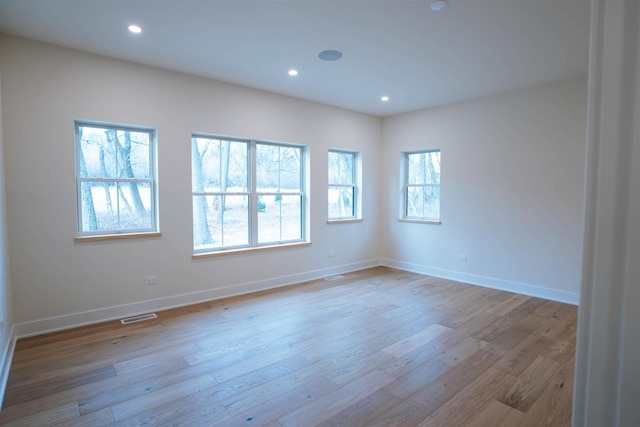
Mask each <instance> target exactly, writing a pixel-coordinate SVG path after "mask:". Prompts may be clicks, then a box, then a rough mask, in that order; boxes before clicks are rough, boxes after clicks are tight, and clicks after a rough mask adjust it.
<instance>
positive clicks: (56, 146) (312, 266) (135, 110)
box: [0, 36, 381, 334]
mask: <svg viewBox="0 0 640 427" xmlns="http://www.w3.org/2000/svg"><path fill="white" fill-rule="evenodd" d="M0 55H1V57H2V102H3V105H4V107H5V115H4V143H5V150H6V158H7V159H8V161H7V164H6V174H7V205H8V222H9V224H10V225H11V227H10V229H9V252H10V253H11V265H10V267H11V279H12V284H13V290H14V294H13V297H14V310H15V321H16V323H18V324H20V326H21V328H20V330H19V333H20V334H29V333H35V332H41V331H43V330H46V329H55V328H62V327H66V326H69V325H72V324H76V323H82V322H89V321H95V320H99V319H101V318H105V317H108V316H118V315H120V314H124V315H127V314H132V313H131V312H132V311H144V310H146V309H149V308H150V309H154V308H155V307H162V306H167V305H173V304H186V303H189V302H192V301H194V300H197V299H210V298H213V297H217V296H224V295H230V294H233V293H236V292H244V291H249V290H252V289H257V288H263V287H268V286H276V285H280V284H284V283H291V282H297V281H300V280H304V279H307V278H310V277H319V276H323V275H327V274H334V273H335V272H339V271H346V270H349V269H351V270H353V269H358V268H363V267H366V266H368V265H375V264H377V262H378V255H379V251H378V247H379V241H380V240H379V237H378V233H377V229H378V228H379V218H378V217H379V215H378V209H377V207H378V206H379V204H380V203H381V199H380V198H379V191H378V185H379V181H378V179H379V178H378V175H377V174H376V173H375V172H373V171H376V170H379V168H380V163H379V162H380V160H379V158H380V157H379V156H380V146H381V120H380V119H379V118H376V117H372V116H367V115H363V114H358V113H353V112H349V111H345V110H341V109H337V108H333V107H328V106H323V105H320V104H316V103H311V102H306V101H301V100H296V99H293V98H289V97H285V96H279V95H274V94H270V93H267V92H262V91H258V90H253V89H248V88H243V87H239V86H234V85H231V84H226V83H222V82H218V81H213V80H209V79H204V78H199V77H194V76H190V75H185V74H180V73H175V72H170V71H166V70H161V69H157V68H152V67H147V66H142V65H137V64H132V63H128V62H123V61H118V60H113V59H108V58H105V57H100V56H95V55H91V54H87V53H81V52H78V51H73V50H69V49H64V48H59V47H54V46H51V45H47V44H42V43H37V42H32V41H27V40H24V39H19V38H13V37H9V36H1V38H0ZM283 78H286V76H283ZM292 84H294V83H292ZM74 119H87V120H99V121H108V122H115V123H127V124H135V125H144V126H153V127H156V128H157V129H158V140H159V141H158V170H159V188H160V190H159V201H160V211H159V213H160V224H161V232H162V233H163V235H162V237H160V238H152V239H140V240H128V241H109V242H97V243H74V241H73V239H74V237H75V231H76V207H75V206H76V201H75V194H76V193H75V178H74ZM192 132H207V133H216V134H222V135H231V136H241V137H249V138H257V139H265V140H275V141H283V142H295V143H302V144H308V145H309V146H310V150H311V165H310V171H311V200H312V202H311V222H310V228H311V241H312V245H311V246H310V247H304V248H296V249H279V250H274V251H267V252H261V253H253V254H242V255H233V256H225V257H218V258H210V259H202V260H197V261H194V260H192V258H191V255H192V234H191V233H192V225H191V194H190V191H191V187H190V186H191V181H190V180H191V178H190V177H191V171H190V168H191V163H190V151H189V150H190V136H191V133H192ZM329 147H338V148H345V149H350V150H360V151H361V152H362V158H363V169H364V173H365V179H364V185H363V187H364V197H363V199H364V221H362V222H360V223H352V224H341V225H328V224H327V223H326V216H327V214H326V212H327V208H326V199H327V189H326V182H327V168H326V164H327V150H328V148H329ZM334 242H340V244H339V246H336V245H334ZM330 249H332V250H335V252H336V256H335V257H334V258H328V257H327V251H328V250H330ZM149 274H155V275H157V277H158V283H157V285H154V286H146V287H145V286H144V284H143V278H144V276H145V275H149ZM192 292H201V293H200V294H197V295H189V296H186V297H182V298H176V297H175V296H176V295H180V294H185V293H192ZM157 298H165V299H164V300H161V301H155V302H153V303H150V304H146V305H145V304H142V305H133V306H126V307H120V308H119V309H108V310H104V309H105V308H108V307H115V306H120V305H123V304H130V303H136V302H141V301H148V300H152V299H157ZM92 310H98V311H92ZM86 311H89V312H88V313H84V312H86ZM43 319H44V320H43ZM30 322H32V323H30Z"/></svg>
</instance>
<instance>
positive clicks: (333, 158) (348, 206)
mask: <svg viewBox="0 0 640 427" xmlns="http://www.w3.org/2000/svg"><path fill="white" fill-rule="evenodd" d="M356 160H357V156H356V153H354V152H349V151H339V150H329V162H328V166H329V170H328V175H329V194H328V204H329V206H328V207H329V212H328V218H329V221H332V220H345V219H346V220H348V219H354V218H356V217H357V210H356V203H357V199H356V198H357V186H356V165H357V162H356Z"/></svg>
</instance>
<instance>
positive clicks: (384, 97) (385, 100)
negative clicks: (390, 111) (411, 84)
mask: <svg viewBox="0 0 640 427" xmlns="http://www.w3.org/2000/svg"><path fill="white" fill-rule="evenodd" d="M388 100H389V97H388V96H386V95H385V96H383V97H382V98H380V101H382V102H387V101H388Z"/></svg>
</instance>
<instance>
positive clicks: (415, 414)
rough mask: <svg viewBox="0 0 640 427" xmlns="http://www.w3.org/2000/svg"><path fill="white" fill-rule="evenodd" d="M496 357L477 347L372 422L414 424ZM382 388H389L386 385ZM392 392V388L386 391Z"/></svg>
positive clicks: (489, 364)
mask: <svg viewBox="0 0 640 427" xmlns="http://www.w3.org/2000/svg"><path fill="white" fill-rule="evenodd" d="M497 359H498V356H496V355H495V354H492V353H490V352H488V351H484V350H478V351H477V352H476V353H475V354H474V355H472V356H471V357H469V358H468V359H467V360H465V361H464V362H462V363H461V364H459V365H457V366H454V367H452V368H450V369H448V370H447V371H446V372H445V373H444V374H442V375H440V376H438V377H437V378H436V379H435V380H433V381H430V382H426V383H424V384H423V387H422V388H420V389H419V390H417V391H415V392H414V393H412V394H411V395H409V396H407V398H406V399H404V400H403V401H402V402H401V403H400V404H398V405H396V406H394V407H392V408H391V409H389V410H388V411H387V412H386V413H385V414H383V415H382V416H381V417H380V418H378V420H376V421H375V422H374V424H373V425H376V426H378V425H379V426H409V425H417V424H418V423H420V422H421V421H422V420H424V419H425V418H427V417H428V416H429V415H430V414H431V413H433V412H434V411H435V410H436V409H438V408H439V407H440V406H441V405H443V404H444V403H445V402H446V401H447V400H449V399H451V398H452V397H453V396H455V395H456V394H457V393H459V392H460V391H461V390H462V389H463V388H464V387H465V386H466V385H468V384H469V383H471V382H473V381H474V380H475V379H476V378H478V377H480V375H482V373H484V372H485V371H486V370H487V369H489V368H490V367H491V366H492V365H493V364H494V363H495V361H496V360H497ZM385 390H389V389H388V388H385ZM389 391H390V392H392V393H393V390H392V389H391V390H389Z"/></svg>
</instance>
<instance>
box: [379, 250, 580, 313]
mask: <svg viewBox="0 0 640 427" xmlns="http://www.w3.org/2000/svg"><path fill="white" fill-rule="evenodd" d="M380 265H383V266H385V267H392V268H397V269H399V270H405V271H411V272H413V273H420V274H426V275H429V276H434V277H440V278H443V279H449V280H455V281H457V282H463V283H469V284H471V285H478V286H484V287H485V288H491V289H499V290H501V291H508V292H515V293H517V294H523V295H529V296H532V297H538V298H544V299H548V300H552V301H558V302H563V303H567V304H572V305H578V304H579V302H580V294H579V293H574V292H567V291H560V290H557V289H550V288H545V287H542V286H536V285H528V284H525V283H518V282H509V281H506V280H501V279H494V278H492V277H485V276H478V275H475V274H468V273H462V272H459V271H452V270H444V269H441V268H435V267H429V266H426V265H421V264H413V263H409V262H403V261H396V260H391V259H386V258H383V259H381V260H380Z"/></svg>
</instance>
